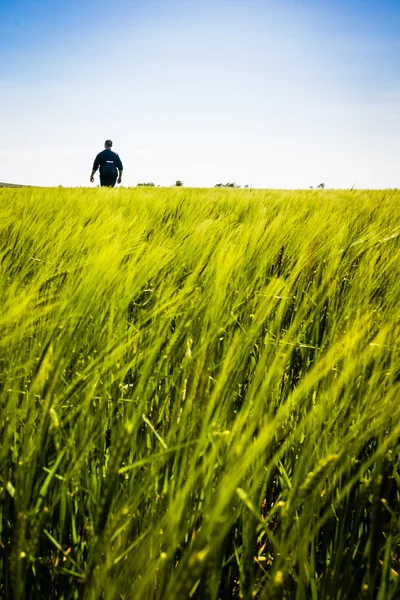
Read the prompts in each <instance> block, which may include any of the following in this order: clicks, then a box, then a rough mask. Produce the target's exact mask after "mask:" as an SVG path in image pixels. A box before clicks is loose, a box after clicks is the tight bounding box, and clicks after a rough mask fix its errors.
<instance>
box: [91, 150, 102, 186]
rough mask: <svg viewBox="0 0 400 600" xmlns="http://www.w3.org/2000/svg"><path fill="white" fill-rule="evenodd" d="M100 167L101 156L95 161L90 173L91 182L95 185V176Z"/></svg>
mask: <svg viewBox="0 0 400 600" xmlns="http://www.w3.org/2000/svg"><path fill="white" fill-rule="evenodd" d="M99 165H100V160H99V154H98V155H97V156H96V158H95V159H94V163H93V169H92V172H91V173H90V181H91V182H92V183H93V181H94V174H95V173H96V171H97V169H98V168H99Z"/></svg>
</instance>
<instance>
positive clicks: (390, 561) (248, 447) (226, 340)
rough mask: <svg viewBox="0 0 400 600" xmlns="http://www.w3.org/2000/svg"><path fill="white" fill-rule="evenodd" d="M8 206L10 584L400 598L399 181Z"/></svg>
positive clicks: (5, 536)
mask: <svg viewBox="0 0 400 600" xmlns="http://www.w3.org/2000/svg"><path fill="white" fill-rule="evenodd" d="M0 217H1V218H0V228H1V234H0V261H1V270H0V278H1V313H0V323H1V338H0V344H1V350H0V361H1V365H0V371H1V375H0V394H1V395H0V397H1V413H0V429H1V446H0V556H1V572H0V597H1V598H5V599H7V600H8V599H13V600H22V599H32V600H33V599H34V600H36V599H41V598H43V599H46V600H47V599H49V598H57V599H64V600H69V599H75V598H76V599H78V598H79V599H81V598H84V599H90V600H97V599H99V598H103V599H104V600H117V599H122V598H124V599H139V600H141V599H144V600H147V599H149V600H150V599H151V600H153V599H154V600H156V599H157V600H184V599H188V598H195V599H199V600H217V599H223V600H230V599H235V598H244V599H245V600H249V599H250V598H258V599H260V600H270V599H276V600H279V599H282V598H287V599H293V600H321V599H324V600H325V599H331V600H340V599H346V598H350V599H356V598H362V599H367V600H370V599H371V600H372V599H375V598H376V599H378V600H388V599H395V598H399V596H400V581H399V580H400V576H399V573H400V549H399V541H400V517H399V515H400V506H399V498H400V496H399V494H400V464H399V460H400V455H399V446H398V441H399V436H400V402H399V387H400V338H399V336H400V245H399V242H400V192H397V191H374V192H370V191H327V190H321V191H319V190H318V191H317V190H310V191H299V192H295V191H292V192H281V191H250V190H215V189H214V190H194V189H193V190H191V189H184V188H180V189H170V190H167V189H162V188H161V189H147V188H140V189H131V190H129V189H127V190H122V189H120V190H118V189H114V190H109V189H96V190H86V189H35V190H33V189H29V188H24V189H12V188H11V189H2V190H0Z"/></svg>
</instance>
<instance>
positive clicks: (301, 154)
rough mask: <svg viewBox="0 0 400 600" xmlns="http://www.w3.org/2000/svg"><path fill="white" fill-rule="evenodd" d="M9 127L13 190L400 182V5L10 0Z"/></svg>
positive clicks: (0, 162)
mask: <svg viewBox="0 0 400 600" xmlns="http://www.w3.org/2000/svg"><path fill="white" fill-rule="evenodd" d="M0 123H1V127H0V131H1V148H0V181H5V182H12V183H23V184H33V185H63V186H86V185H91V184H90V183H89V175H90V171H91V167H92V164H93V159H94V156H95V155H96V154H97V152H99V151H100V150H102V148H103V143H104V140H105V139H106V138H111V139H112V140H113V141H114V149H115V151H116V152H118V153H119V154H120V156H121V158H122V160H123V163H124V181H123V183H124V185H136V184H137V183H138V182H149V181H153V182H154V183H156V184H160V185H172V184H173V183H174V182H175V181H176V180H177V179H181V180H182V181H183V183H184V185H187V186H213V185H215V184H216V183H220V182H222V183H226V182H228V181H229V182H236V183H237V184H239V185H245V184H248V185H251V186H253V187H275V188H297V187H298V188H303V187H309V186H311V185H314V186H315V185H317V184H318V183H321V182H324V183H325V184H326V186H327V187H336V188H346V187H352V186H353V185H355V187H356V188H367V187H371V188H380V187H382V188H387V187H400V0H297V1H296V0H119V1H118V2H112V1H111V0H0ZM96 184H97V182H96Z"/></svg>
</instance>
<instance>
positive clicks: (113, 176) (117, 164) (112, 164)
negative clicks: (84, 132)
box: [90, 140, 123, 187]
mask: <svg viewBox="0 0 400 600" xmlns="http://www.w3.org/2000/svg"><path fill="white" fill-rule="evenodd" d="M112 145H113V143H112V141H111V140H106V141H105V142H104V150H103V151H102V152H99V154H98V155H97V156H96V158H95V159H94V163H93V170H92V173H91V175H90V181H91V182H92V183H93V182H94V174H95V173H96V171H97V169H98V168H99V167H100V185H101V186H106V187H114V186H115V183H116V182H117V181H118V183H121V179H122V170H123V166H122V162H121V159H120V157H119V156H118V154H116V152H113V151H112V150H111V147H112ZM117 177H118V179H117Z"/></svg>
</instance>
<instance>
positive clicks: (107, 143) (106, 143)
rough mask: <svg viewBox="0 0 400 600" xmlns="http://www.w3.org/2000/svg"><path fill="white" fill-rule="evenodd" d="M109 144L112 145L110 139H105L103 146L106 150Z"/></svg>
mask: <svg viewBox="0 0 400 600" xmlns="http://www.w3.org/2000/svg"><path fill="white" fill-rule="evenodd" d="M111 146H112V141H111V140H106V141H105V142H104V148H105V149H106V150H107V149H108V150H109V149H110V148H111Z"/></svg>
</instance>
